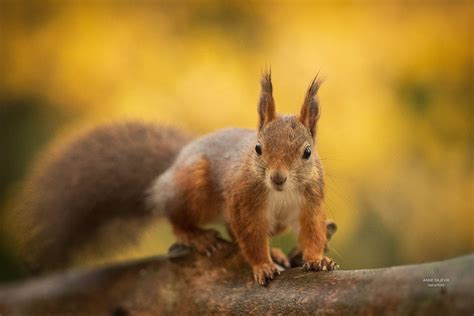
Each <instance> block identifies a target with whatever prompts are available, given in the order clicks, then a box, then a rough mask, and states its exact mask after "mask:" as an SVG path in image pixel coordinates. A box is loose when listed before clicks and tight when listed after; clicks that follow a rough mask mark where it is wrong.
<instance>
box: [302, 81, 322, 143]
mask: <svg viewBox="0 0 474 316" xmlns="http://www.w3.org/2000/svg"><path fill="white" fill-rule="evenodd" d="M321 83H322V81H321V80H319V79H318V75H316V77H315V78H314V79H313V82H311V85H310V86H309V88H308V92H306V97H305V99H304V103H303V106H302V107H301V113H300V117H299V119H300V122H301V123H303V125H304V126H306V127H307V128H308V129H309V131H310V132H311V136H312V137H313V138H315V136H316V123H317V122H318V119H319V116H320V115H321V109H320V108H319V100H318V96H317V93H318V90H319V87H320V86H321Z"/></svg>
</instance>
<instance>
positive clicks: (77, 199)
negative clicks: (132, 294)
mask: <svg viewBox="0 0 474 316" xmlns="http://www.w3.org/2000/svg"><path fill="white" fill-rule="evenodd" d="M189 140H190V139H189V137H188V136H187V135H185V134H184V133H183V132H181V131H179V130H177V129H174V128H170V127H164V126H160V125H156V124H149V123H141V122H130V123H121V124H111V125H106V126H101V127H97V128H95V129H93V130H91V131H89V132H88V133H85V134H83V135H82V136H80V137H77V138H75V139H73V140H72V141H71V142H68V143H66V144H65V145H64V146H61V147H60V148H56V149H55V151H53V152H49V153H47V154H49V155H47V156H45V157H44V159H43V160H42V161H41V162H40V163H39V164H38V165H36V168H35V170H34V172H33V174H32V176H31V177H30V178H29V179H28V180H27V183H26V185H25V189H24V190H23V192H22V193H21V195H20V197H19V198H18V200H17V202H16V206H15V207H14V208H13V213H12V223H14V224H15V225H17V227H16V228H15V230H17V234H18V237H19V238H18V239H19V249H20V252H21V253H20V255H21V256H22V257H23V258H24V259H25V261H26V263H27V265H28V267H29V268H30V269H31V270H32V271H38V272H40V271H44V270H50V269H54V268H58V267H61V266H65V265H66V264H67V263H68V261H69V260H70V259H71V254H72V253H73V251H74V250H76V249H77V248H78V247H79V248H80V247H81V246H82V245H83V244H85V243H86V242H87V241H89V240H94V238H97V235H98V234H99V233H101V231H100V230H102V229H103V228H104V226H108V225H109V224H110V225H114V224H118V223H120V222H123V221H129V220H132V219H134V220H135V219H140V218H143V219H147V218H148V215H149V214H150V210H148V209H147V207H146V203H145V198H144V196H145V194H146V190H147V188H148V187H149V186H150V184H151V183H152V181H153V179H155V178H156V177H157V176H158V175H159V174H161V173H162V172H163V171H165V170H166V169H167V168H168V167H169V166H170V165H171V164H172V163H173V161H174V159H175V158H176V156H177V154H178V153H179V151H180V149H181V148H182V147H183V146H184V145H185V144H186V143H187V142H188V141H189ZM106 224H107V225H106ZM119 226H120V225H119ZM128 237H129V236H127V238H128Z"/></svg>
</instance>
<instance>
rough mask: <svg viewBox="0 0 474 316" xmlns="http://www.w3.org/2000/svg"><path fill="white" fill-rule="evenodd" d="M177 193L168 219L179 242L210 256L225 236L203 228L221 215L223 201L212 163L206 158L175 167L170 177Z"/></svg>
mask: <svg viewBox="0 0 474 316" xmlns="http://www.w3.org/2000/svg"><path fill="white" fill-rule="evenodd" d="M169 180H170V181H172V183H173V187H174V190H175V192H176V193H175V195H174V197H173V200H174V201H173V203H171V204H172V205H175V207H173V208H171V209H169V210H168V218H169V220H170V222H171V225H172V227H173V231H174V233H175V235H176V238H177V241H178V242H179V243H181V244H184V245H186V246H190V247H193V248H195V249H196V250H197V251H198V252H200V253H203V254H206V255H208V256H210V255H211V254H212V253H213V252H214V251H216V250H217V249H219V248H220V247H221V245H222V242H223V239H221V238H220V235H219V233H218V232H217V231H215V230H213V229H203V228H200V226H203V225H205V224H207V223H210V222H212V220H213V219H215V218H216V217H217V216H218V215H219V210H220V209H221V208H222V207H221V204H222V201H221V199H220V198H219V196H218V194H216V192H214V190H213V188H214V187H215V185H214V184H213V183H212V179H211V176H210V162H209V160H208V159H206V158H205V157H200V158H198V159H196V160H195V161H194V162H193V163H190V164H188V165H186V166H182V167H179V168H175V170H174V172H173V173H172V175H171V176H170V179H169Z"/></svg>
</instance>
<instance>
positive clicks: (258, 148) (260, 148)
mask: <svg viewBox="0 0 474 316" xmlns="http://www.w3.org/2000/svg"><path fill="white" fill-rule="evenodd" d="M255 151H256V152H257V154H259V155H261V154H262V145H260V144H257V145H255Z"/></svg>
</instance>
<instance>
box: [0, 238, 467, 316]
mask: <svg viewBox="0 0 474 316" xmlns="http://www.w3.org/2000/svg"><path fill="white" fill-rule="evenodd" d="M473 269H474V255H468V256H463V257H458V258H455V259H450V260H446V261H440V262H432V263H423V264H416V265H407V266H396V267H390V268H381V269H370V270H352V271H344V270H339V271H331V272H327V271H322V272H304V271H302V270H301V269H300V268H293V269H288V270H286V271H283V272H282V273H281V275H280V276H278V277H277V278H276V279H275V280H274V281H272V282H271V283H270V285H269V286H268V287H266V288H264V287H262V286H259V285H257V284H256V283H255V282H254V281H253V278H252V273H251V270H250V268H249V267H248V265H247V264H246V263H245V262H244V261H243V259H242V257H241V255H240V254H239V252H238V249H237V248H236V246H235V245H233V244H226V245H225V246H224V248H223V249H221V250H219V251H218V252H217V253H215V254H213V256H212V257H206V256H203V255H199V254H196V253H195V252H193V251H190V250H188V249H183V248H179V247H177V248H175V250H173V251H171V252H170V253H169V255H167V256H159V257H152V258H147V259H143V260H139V261H133V262H127V263H123V264H117V265H113V266H104V267H98V268H92V269H86V270H74V271H69V272H63V273H58V274H54V275H49V276H44V277H40V278H36V279H30V280H26V281H23V282H19V283H15V284H9V285H3V286H0V315H2V316H4V315H25V314H26V315H187V314H248V313H253V314H281V315H288V314H294V315H296V314H298V315H299V314H318V315H326V314H327V315H354V314H356V315H357V314H359V315H379V314H382V313H387V314H399V315H409V314H410V315H413V314H420V315H449V314H452V315H472V314H473V313H474V275H473ZM437 279H438V280H437Z"/></svg>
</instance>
